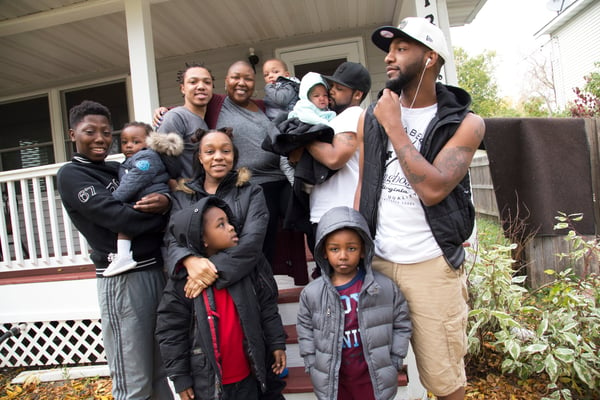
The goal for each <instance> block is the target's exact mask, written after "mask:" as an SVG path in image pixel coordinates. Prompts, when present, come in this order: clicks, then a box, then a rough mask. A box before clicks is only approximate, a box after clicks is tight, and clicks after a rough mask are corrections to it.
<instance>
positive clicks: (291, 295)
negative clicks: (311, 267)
mask: <svg viewBox="0 0 600 400" xmlns="http://www.w3.org/2000/svg"><path fill="white" fill-rule="evenodd" d="M302 289H304V286H299V287H293V288H289V289H279V297H278V300H277V302H278V303H279V304H287V303H297V302H298V301H300V292H302Z"/></svg>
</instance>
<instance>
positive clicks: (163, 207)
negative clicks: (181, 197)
mask: <svg viewBox="0 0 600 400" xmlns="http://www.w3.org/2000/svg"><path fill="white" fill-rule="evenodd" d="M169 207H171V201H170V200H169V198H168V197H167V196H165V195H164V194H162V193H150V194H147V195H146V196H144V197H142V198H141V199H139V200H138V201H137V202H136V203H135V204H134V205H133V208H134V209H135V210H138V211H142V212H147V213H152V214H164V213H165V212H167V211H169Z"/></svg>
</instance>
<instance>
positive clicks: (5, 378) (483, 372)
mask: <svg viewBox="0 0 600 400" xmlns="http://www.w3.org/2000/svg"><path fill="white" fill-rule="evenodd" d="M499 363H500V358H499V357H498V356H495V355H494V354H486V355H485V357H481V359H477V360H474V359H472V360H470V361H469V363H468V369H467V371H468V376H469V384H468V387H467V395H466V398H467V399H474V400H479V399H485V400H488V399H489V400H539V399H540V398H541V397H543V396H544V395H546V394H547V393H546V391H545V390H546V389H545V388H546V382H545V381H544V379H540V377H536V378H535V379H529V380H527V381H517V380H515V379H514V378H512V377H511V376H504V375H502V374H501V373H499V372H498V370H497V366H498V365H499ZM21 371H22V369H5V370H0V400H12V399H18V400H21V399H28V400H54V399H61V400H113V397H112V396H111V394H110V389H111V381H110V379H108V378H87V379H76V380H67V381H60V382H53V383H38V382H35V381H33V382H28V383H26V384H24V385H10V380H11V379H12V378H13V377H15V376H16V375H17V374H18V373H20V372H21Z"/></svg>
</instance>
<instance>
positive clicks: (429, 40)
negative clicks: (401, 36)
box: [425, 35, 433, 43]
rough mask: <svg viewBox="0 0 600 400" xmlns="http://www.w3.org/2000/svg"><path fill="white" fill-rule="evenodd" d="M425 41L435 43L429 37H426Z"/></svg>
mask: <svg viewBox="0 0 600 400" xmlns="http://www.w3.org/2000/svg"><path fill="white" fill-rule="evenodd" d="M425 40H426V41H427V42H429V43H433V39H432V38H431V36H429V35H427V36H425Z"/></svg>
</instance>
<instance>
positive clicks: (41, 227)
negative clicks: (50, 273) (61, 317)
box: [0, 164, 90, 272]
mask: <svg viewBox="0 0 600 400" xmlns="http://www.w3.org/2000/svg"><path fill="white" fill-rule="evenodd" d="M61 166H62V164H52V165H46V166H41V167H33V168H25V169H20V170H16V171H7V172H0V205H1V208H0V245H1V248H2V260H1V261H0V272H4V271H17V270H26V269H27V270H29V269H42V268H49V267H55V266H69V265H82V264H89V263H90V259H89V257H88V246H87V242H86V241H85V239H84V238H83V236H81V234H79V232H78V231H77V230H76V229H75V228H74V227H73V225H72V224H71V220H70V219H69V216H68V215H67V213H66V211H65V209H64V208H63V206H62V203H61V201H60V196H59V195H58V192H57V191H56V189H55V187H56V185H55V182H56V179H55V177H56V173H57V171H58V169H59V168H60V167H61Z"/></svg>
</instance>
